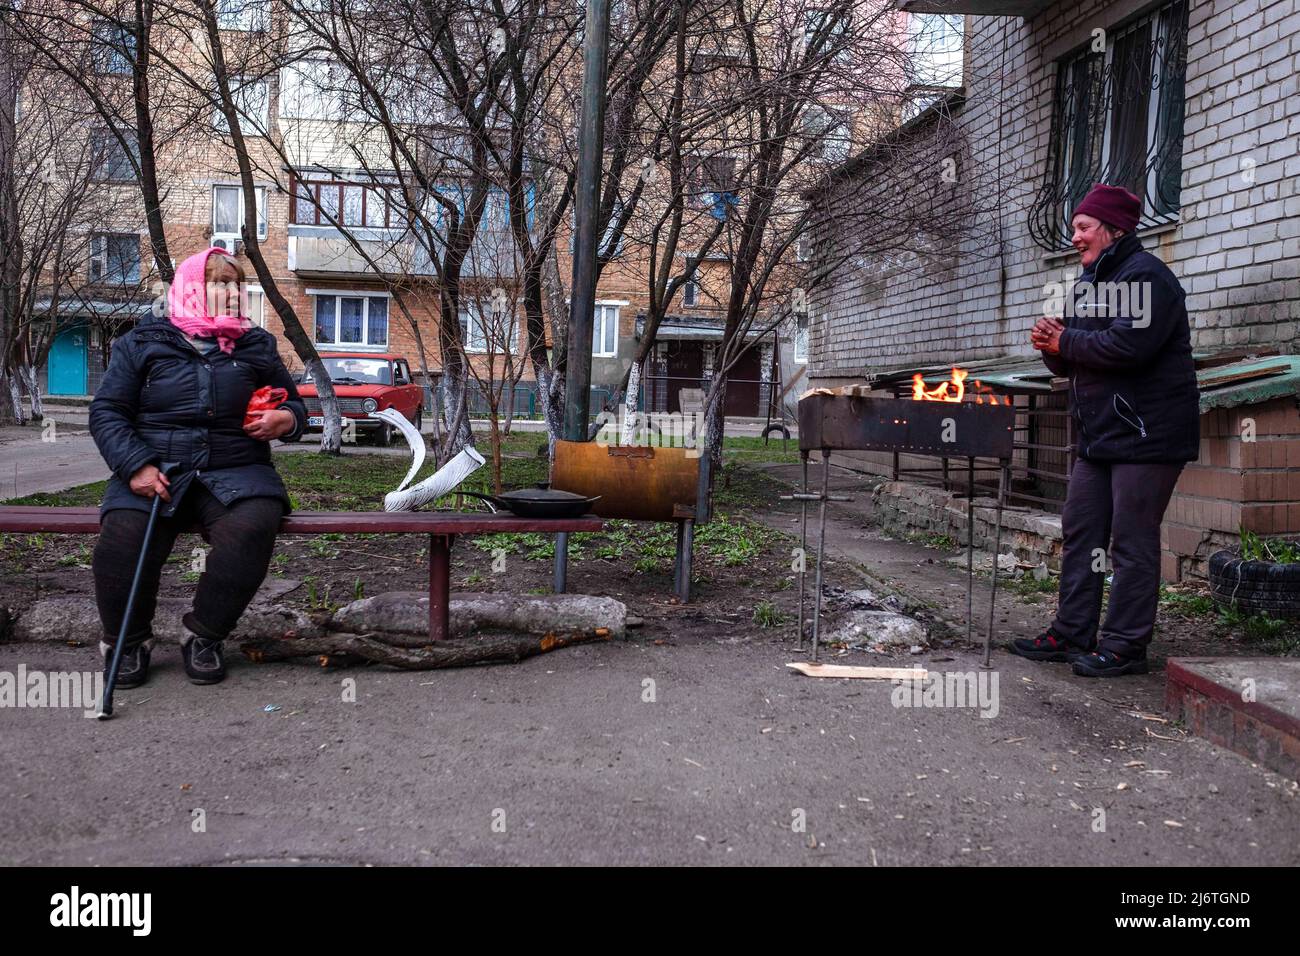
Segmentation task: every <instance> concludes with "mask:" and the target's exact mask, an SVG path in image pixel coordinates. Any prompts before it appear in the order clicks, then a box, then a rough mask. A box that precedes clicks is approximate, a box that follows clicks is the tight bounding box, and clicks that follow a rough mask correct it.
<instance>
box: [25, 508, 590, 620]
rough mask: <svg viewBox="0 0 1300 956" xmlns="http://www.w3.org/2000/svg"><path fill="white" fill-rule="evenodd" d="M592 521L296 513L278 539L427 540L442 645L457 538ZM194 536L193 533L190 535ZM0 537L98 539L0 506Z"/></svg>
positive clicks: (34, 513)
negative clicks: (327, 536) (417, 536)
mask: <svg viewBox="0 0 1300 956" xmlns="http://www.w3.org/2000/svg"><path fill="white" fill-rule="evenodd" d="M603 527H604V522H603V521H602V520H601V519H600V518H598V517H595V516H584V517H582V518H567V519H564V520H562V521H560V520H546V519H541V518H519V517H515V516H514V515H509V514H479V513H473V512H471V513H463V512H446V511H443V512H439V511H398V512H392V513H390V512H386V511H295V512H294V513H293V514H291V515H289V516H288V517H286V518H285V519H284V521H283V522H281V524H280V534H427V535H428V536H429V639H430V640H432V641H441V640H445V639H446V637H447V628H448V613H449V611H450V600H451V547H452V545H453V544H454V543H455V541H456V537H457V536H458V535H462V534H501V533H504V532H534V531H535V532H540V533H542V534H555V533H556V532H566V533H567V532H574V531H600V530H601V529H602V528H603ZM195 530H196V531H197V530H198V529H197V528H196V529H195ZM0 531H6V532H13V533H17V534H39V533H47V534H99V509H98V508H94V507H91V508H42V507H39V506H36V505H0Z"/></svg>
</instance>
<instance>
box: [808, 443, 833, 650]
mask: <svg viewBox="0 0 1300 956" xmlns="http://www.w3.org/2000/svg"><path fill="white" fill-rule="evenodd" d="M830 485H831V453H830V450H829V449H826V448H823V449H822V505H821V519H820V522H819V525H820V526H819V527H818V529H817V584H816V586H817V595H816V597H814V598H813V622H812V624H813V635H812V645H813V655H812V659H813V660H814V661H815V660H817V647H818V640H819V638H820V635H821V620H822V558H823V557H824V556H825V554H826V499H827V498H828V497H829V492H830Z"/></svg>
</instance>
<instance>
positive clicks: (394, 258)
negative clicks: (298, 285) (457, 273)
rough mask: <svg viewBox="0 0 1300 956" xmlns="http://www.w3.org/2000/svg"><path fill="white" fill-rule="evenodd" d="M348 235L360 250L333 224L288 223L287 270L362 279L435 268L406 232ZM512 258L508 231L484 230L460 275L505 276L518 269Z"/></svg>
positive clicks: (425, 273)
mask: <svg viewBox="0 0 1300 956" xmlns="http://www.w3.org/2000/svg"><path fill="white" fill-rule="evenodd" d="M353 235H354V236H355V237H356V238H357V240H358V241H359V243H360V245H361V248H362V250H364V255H363V254H362V252H361V251H358V250H357V249H356V248H355V247H354V245H353V243H352V242H351V241H349V239H348V238H346V237H345V236H343V235H342V234H341V233H339V232H338V230H335V229H328V228H322V227H318V226H290V227H289V250H288V251H289V270H290V271H291V272H294V273H297V274H298V275H299V276H301V277H303V278H335V279H342V278H347V279H362V280H373V279H374V278H375V277H376V275H379V276H394V277H396V276H402V277H420V278H428V279H432V278H434V277H435V276H436V274H437V273H436V270H435V269H434V268H433V263H432V262H431V261H430V259H429V254H428V251H427V250H426V249H425V247H424V245H423V244H422V243H420V242H417V241H416V240H415V239H414V238H413V237H412V236H411V235H410V233H405V232H400V231H398V230H392V229H357V230H355V231H354V233H353ZM517 260H518V256H517V255H516V253H515V250H514V245H513V242H512V241H511V237H510V236H509V234H508V233H498V232H496V231H484V232H481V233H480V234H479V236H478V237H477V238H476V239H475V241H474V245H473V246H472V247H471V248H470V252H469V255H468V256H467V257H466V258H465V264H464V266H463V268H462V269H461V277H462V278H465V279H495V278H510V277H512V276H514V275H516V274H517V270H518V262H517ZM372 263H373V266H372Z"/></svg>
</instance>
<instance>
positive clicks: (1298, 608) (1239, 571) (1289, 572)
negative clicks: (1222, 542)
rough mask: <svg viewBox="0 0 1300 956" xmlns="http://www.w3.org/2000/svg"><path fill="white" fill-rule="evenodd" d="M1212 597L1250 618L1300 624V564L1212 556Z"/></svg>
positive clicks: (1225, 553)
mask: <svg viewBox="0 0 1300 956" xmlns="http://www.w3.org/2000/svg"><path fill="white" fill-rule="evenodd" d="M1209 578H1210V596H1211V597H1212V598H1213V599H1214V601H1215V603H1216V604H1220V605H1223V606H1224V607H1233V608H1236V609H1237V610H1239V611H1243V612H1245V613H1247V614H1267V615H1269V616H1270V617H1280V618H1287V619H1292V620H1300V564H1275V563H1273V562H1270V561H1243V560H1242V559H1241V558H1239V557H1238V556H1237V555H1236V554H1234V553H1233V552H1231V551H1217V552H1215V553H1214V554H1212V555H1210V568H1209Z"/></svg>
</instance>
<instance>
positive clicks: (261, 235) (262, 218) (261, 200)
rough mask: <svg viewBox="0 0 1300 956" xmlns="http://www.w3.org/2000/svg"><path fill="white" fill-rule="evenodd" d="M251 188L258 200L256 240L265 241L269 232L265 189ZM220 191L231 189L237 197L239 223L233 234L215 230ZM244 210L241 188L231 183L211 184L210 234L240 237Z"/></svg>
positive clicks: (242, 189) (259, 187) (242, 229)
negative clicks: (218, 193)
mask: <svg viewBox="0 0 1300 956" xmlns="http://www.w3.org/2000/svg"><path fill="white" fill-rule="evenodd" d="M253 188H254V189H255V190H256V193H257V199H258V203H257V205H258V209H257V238H258V239H265V238H266V237H267V234H268V233H269V231H270V222H269V218H268V216H267V209H266V203H267V198H266V197H267V188H266V187H265V186H255V187H253ZM221 189H233V190H235V191H236V194H237V195H238V197H239V212H238V214H237V216H238V219H239V222H238V224H237V225H238V228H237V229H236V230H235V231H234V232H228V231H226V230H224V229H218V228H217V191H218V190H221ZM246 208H247V207H246V206H245V205H244V187H243V186H240V185H235V184H231V183H213V184H212V219H211V223H212V234H213V235H224V236H239V237H242V236H243V234H244V213H245V211H246Z"/></svg>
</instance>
